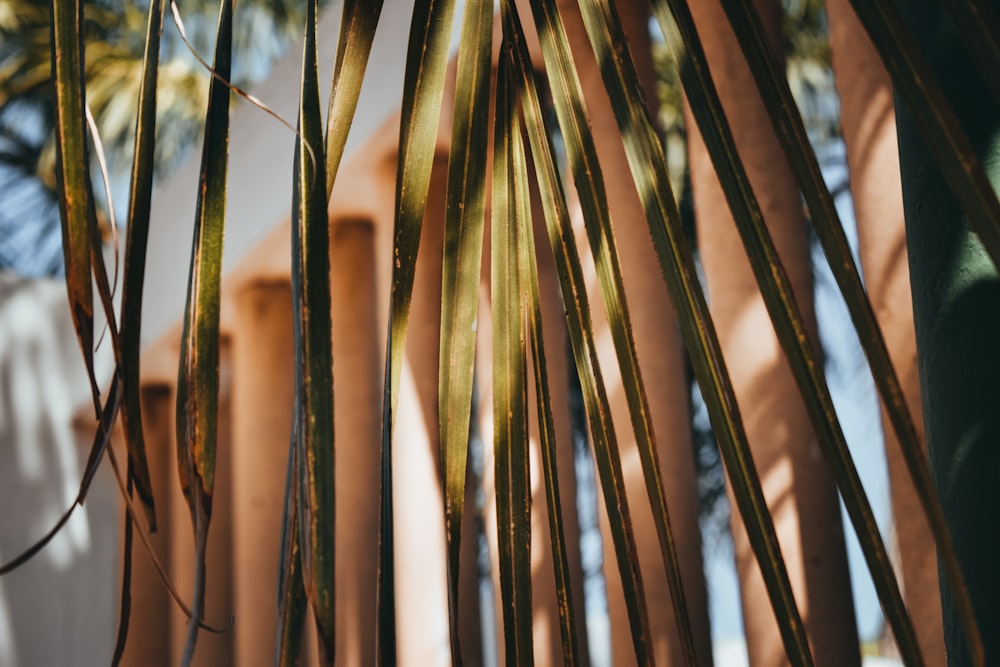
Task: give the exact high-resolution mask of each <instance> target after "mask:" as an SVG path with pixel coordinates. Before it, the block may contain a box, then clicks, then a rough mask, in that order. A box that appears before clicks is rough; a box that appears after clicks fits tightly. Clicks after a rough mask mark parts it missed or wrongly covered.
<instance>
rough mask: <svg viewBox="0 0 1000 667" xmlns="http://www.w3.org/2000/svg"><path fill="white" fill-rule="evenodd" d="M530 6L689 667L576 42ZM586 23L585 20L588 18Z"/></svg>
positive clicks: (686, 625)
mask: <svg viewBox="0 0 1000 667" xmlns="http://www.w3.org/2000/svg"><path fill="white" fill-rule="evenodd" d="M531 6H532V11H533V13H534V15H535V26H536V29H537V30H538V34H539V40H540V42H541V47H542V55H543V58H544V60H545V66H546V72H547V73H548V75H549V78H550V80H552V81H553V82H554V83H553V86H552V98H553V102H554V106H555V110H556V115H557V116H558V118H559V125H560V129H561V131H562V134H563V139H564V142H565V144H566V152H567V157H568V160H569V167H570V170H571V171H572V172H573V178H574V181H575V183H576V188H577V194H578V196H579V200H580V206H581V209H582V212H583V220H584V226H585V228H586V231H587V236H588V238H589V240H590V247H591V250H592V252H593V255H594V263H595V266H596V268H597V275H598V279H599V283H600V288H601V295H602V296H603V297H604V306H605V310H606V311H607V316H608V324H609V325H610V329H611V336H612V340H613V341H614V345H615V353H616V356H617V358H618V364H619V368H620V370H621V378H622V386H623V389H624V391H625V396H626V400H627V402H628V408H629V415H630V416H631V419H632V429H633V431H634V433H635V438H636V445H637V448H638V451H639V458H640V463H641V465H642V472H643V478H644V480H645V482H646V490H647V494H648V497H649V501H650V507H651V509H652V515H653V521H654V524H655V525H656V530H657V537H658V538H659V542H660V550H661V554H662V557H663V566H664V571H665V574H666V579H667V582H668V584H669V586H670V592H671V599H672V600H673V601H674V615H675V619H676V621H677V624H678V629H679V635H680V638H681V649H682V653H683V655H684V659H685V661H686V663H687V664H694V661H695V656H694V642H693V638H692V632H691V627H690V625H691V623H690V619H689V618H688V613H687V605H686V603H685V600H684V586H683V583H682V581H681V572H680V565H679V562H678V559H677V549H676V545H675V544H674V540H673V535H672V532H671V529H670V518H669V514H668V512H667V505H666V498H665V494H664V490H663V480H662V478H661V476H660V465H659V460H658V454H657V448H656V442H655V439H654V435H653V429H652V422H651V421H650V412H649V404H648V401H647V398H646V391H645V388H644V386H643V380H642V375H641V370H640V368H639V361H638V355H637V352H636V349H635V342H634V339H633V336H632V324H631V322H632V320H631V316H630V315H629V306H628V302H627V300H626V298H625V289H624V283H623V278H622V272H621V266H620V262H619V259H618V251H617V249H616V241H615V237H614V234H613V232H612V228H611V216H610V211H609V208H608V200H607V195H606V193H605V188H604V183H603V180H602V176H601V168H600V166H599V164H598V159H597V147H596V144H595V142H594V139H593V137H592V134H591V131H590V127H589V124H588V120H587V118H586V112H585V104H584V100H583V92H582V89H581V86H580V83H579V80H578V78H577V75H576V72H575V70H574V66H573V60H572V55H571V53H570V47H569V41H568V38H567V36H566V32H565V29H564V27H563V23H562V20H561V18H560V17H559V14H558V11H557V8H556V4H555V2H554V0H535V1H534V2H532V3H531ZM584 6H585V5H581V7H584ZM584 17H585V20H586V18H587V12H586V11H584Z"/></svg>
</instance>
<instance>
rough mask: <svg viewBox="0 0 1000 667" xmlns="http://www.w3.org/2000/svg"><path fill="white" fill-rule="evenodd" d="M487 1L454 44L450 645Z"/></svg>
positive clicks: (476, 276)
mask: <svg viewBox="0 0 1000 667" xmlns="http://www.w3.org/2000/svg"><path fill="white" fill-rule="evenodd" d="M492 37H493V3H492V2H487V1H486V0H470V1H468V2H466V4H465V16H464V18H463V23H462V41H461V42H460V44H459V50H458V72H457V77H456V83H455V112H454V121H453V124H452V136H451V154H450V155H449V158H448V190H447V194H446V208H445V222H444V252H443V253H442V263H441V345H440V357H439V358H440V368H439V371H438V387H439V389H438V405H439V408H438V429H439V434H440V435H439V438H440V442H441V452H442V457H443V466H442V467H443V470H444V503H445V505H444V514H445V528H446V534H445V535H446V538H447V540H448V604H449V607H450V613H449V619H450V625H451V650H452V653H453V655H455V656H460V655H461V650H460V647H459V644H458V582H459V571H458V569H459V562H460V558H459V554H460V553H461V538H462V516H463V510H464V507H465V484H466V465H467V462H468V454H469V421H470V417H471V410H472V385H473V366H474V362H475V355H476V316H477V311H478V308H479V280H480V269H481V267H482V257H483V222H484V219H485V208H486V167H487V164H488V160H487V159H485V156H486V154H487V144H488V141H487V139H488V137H489V127H488V123H487V118H488V116H489V113H488V112H489V109H488V107H489V95H490V74H491V55H492Z"/></svg>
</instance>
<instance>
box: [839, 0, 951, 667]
mask: <svg viewBox="0 0 1000 667" xmlns="http://www.w3.org/2000/svg"><path fill="white" fill-rule="evenodd" d="M827 13H828V15H829V18H830V48H831V49H832V51H833V69H834V73H835V74H836V77H837V89H838V91H839V92H840V116H841V128H842V132H843V135H844V142H845V143H846V145H847V163H848V168H849V170H850V182H851V195H852V197H853V199H854V212H855V218H856V220H857V224H858V237H859V240H860V251H861V252H860V254H861V266H862V269H863V271H864V275H865V281H866V287H867V290H868V298H869V299H870V300H871V302H872V307H873V308H874V310H875V315H876V317H877V318H878V321H879V325H880V326H881V327H882V333H883V336H884V337H885V341H886V345H887V346H888V348H889V354H890V356H891V358H892V362H893V365H894V366H895V368H896V373H897V374H898V375H899V380H900V383H901V384H902V387H903V392H904V393H905V395H906V402H907V406H908V407H909V409H910V414H911V415H912V417H913V421H914V422H915V424H916V426H917V429H918V432H919V433H921V434H922V433H923V416H922V409H921V404H920V378H919V376H918V372H917V349H916V347H917V342H916V338H915V335H914V332H913V307H912V300H911V298H910V271H909V266H908V264H907V252H906V230H905V226H904V224H903V195H902V188H901V185H900V176H899V152H898V146H897V142H896V113H895V110H894V108H893V100H892V83H891V82H890V80H889V74H888V72H886V71H885V67H884V66H883V65H882V61H881V59H880V58H879V55H878V52H877V51H876V50H875V47H874V45H873V44H872V43H871V40H870V39H869V37H868V33H866V32H865V30H864V28H863V27H862V26H861V23H860V22H859V21H858V18H857V16H856V15H855V14H854V10H853V9H852V8H851V6H850V3H849V2H847V1H846V0H829V1H828V2H827ZM882 425H883V429H882V430H883V431H884V433H885V449H886V452H885V453H886V459H887V460H888V467H889V480H890V489H891V500H892V509H893V514H894V517H895V527H896V530H895V532H896V542H897V544H898V545H899V549H898V550H899V560H900V565H901V571H902V581H903V592H904V596H905V598H906V602H907V609H908V610H909V612H910V615H911V617H912V618H913V623H914V626H915V628H916V631H917V638H918V639H919V640H920V648H921V651H922V652H923V655H924V659H925V660H926V661H927V662H928V664H943V663H944V636H943V634H942V629H941V598H940V594H939V593H938V578H937V555H936V553H935V550H934V549H933V548H932V545H933V537H932V536H931V533H930V527H929V526H928V524H927V519H926V517H925V516H924V514H923V511H922V510H921V509H920V502H919V500H918V499H917V495H916V492H915V491H914V489H913V484H912V482H911V480H910V474H909V472H908V470H907V468H906V462H905V461H904V459H903V455H902V453H901V451H900V448H899V441H898V440H897V439H896V436H895V433H894V432H893V430H892V426H891V424H890V423H889V421H888V419H887V418H886V417H885V414H884V413H883V419H882Z"/></svg>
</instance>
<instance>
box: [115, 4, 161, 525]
mask: <svg viewBox="0 0 1000 667" xmlns="http://www.w3.org/2000/svg"><path fill="white" fill-rule="evenodd" d="M162 27H163V4H162V1H161V0H153V1H152V2H150V3H149V19H148V22H147V28H146V46H145V52H144V58H143V67H142V83H141V87H140V90H139V100H138V106H139V110H138V115H137V117H136V130H135V150H134V153H133V158H132V174H131V188H130V190H129V202H128V230H127V232H126V238H125V280H124V282H123V285H122V316H121V340H122V349H121V353H122V368H121V372H122V393H123V405H122V427H123V429H122V430H123V431H124V433H125V443H126V445H127V447H128V452H129V461H130V468H131V469H133V471H134V473H135V475H134V482H135V490H136V493H137V495H138V496H139V499H140V500H141V501H142V504H143V506H144V507H145V509H146V516H147V518H148V519H149V529H150V531H155V530H156V508H155V502H154V500H153V487H152V481H151V479H150V474H149V463H148V461H147V457H146V445H145V438H144V436H143V430H142V407H141V401H140V396H141V392H140V388H139V383H140V377H139V370H140V352H141V345H140V343H141V338H140V334H141V328H142V293H143V282H144V280H145V274H146V250H147V245H148V240H149V217H150V208H151V200H152V192H153V168H154V153H155V144H156V138H155V131H156V81H157V74H158V71H159V63H160V35H161V32H162Z"/></svg>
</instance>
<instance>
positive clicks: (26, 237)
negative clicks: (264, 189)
mask: <svg viewBox="0 0 1000 667" xmlns="http://www.w3.org/2000/svg"><path fill="white" fill-rule="evenodd" d="M148 7H149V3H148V1H144V0H139V1H138V2H111V1H110V0H87V2H86V3H85V28H84V29H85V34H86V47H85V48H86V60H85V62H86V71H85V75H86V78H87V101H88V103H89V104H90V107H91V109H92V111H93V113H94V118H95V120H96V122H97V126H98V128H99V130H100V134H101V141H102V143H103V144H104V146H105V150H106V151H107V153H108V162H109V165H110V169H111V171H112V174H111V175H112V178H113V182H115V178H116V177H117V176H119V175H120V174H125V173H127V172H128V169H129V162H130V160H131V150H132V144H133V141H134V136H135V127H134V125H135V114H136V107H135V105H136V100H137V98H138V91H139V82H140V74H141V71H142V53H143V45H144V41H145V28H146V13H147V11H148ZM178 7H179V10H180V13H181V17H182V18H183V20H184V24H185V29H186V31H187V35H188V38H189V40H190V42H191V44H192V46H193V47H194V48H195V49H196V50H197V52H198V53H199V54H200V55H201V56H202V57H206V56H209V57H210V55H209V54H211V52H212V49H213V48H214V39H215V31H214V25H215V18H216V14H217V13H218V2H216V0H185V1H184V2H180V3H179V4H178ZM166 12H167V14H168V16H167V17H166V19H165V22H164V34H163V42H162V51H161V58H162V60H161V65H160V73H159V84H158V91H159V92H158V104H157V125H156V135H157V136H156V149H157V150H156V165H157V169H158V171H159V172H160V173H166V172H168V171H170V169H171V168H173V167H175V166H176V165H177V164H179V162H180V160H181V159H182V158H183V157H184V155H186V150H187V149H188V148H189V147H190V146H191V145H193V143H194V142H195V141H196V140H197V138H198V137H199V136H200V133H201V130H202V127H203V124H204V109H205V107H206V106H207V104H208V81H209V75H208V73H207V72H206V71H205V70H204V68H203V67H202V66H201V65H200V64H199V63H198V61H197V58H196V57H195V56H194V55H193V54H192V53H191V52H190V49H189V48H188V46H187V45H186V44H184V43H183V40H182V39H181V36H180V33H179V32H178V30H177V28H176V26H175V25H174V23H173V21H172V20H171V18H170V17H169V14H170V9H169V7H168V8H167V9H166ZM304 12H305V10H304V5H303V3H300V2H290V1H289V0H243V1H242V2H240V3H239V9H238V11H237V12H236V15H235V17H234V21H235V42H234V45H233V49H234V60H235V63H234V71H233V82H234V83H235V84H236V85H239V86H246V85H249V84H252V83H253V82H255V81H258V80H260V79H261V78H263V76H264V75H265V74H266V73H267V72H268V70H269V69H270V66H271V63H272V62H273V61H274V60H275V59H277V58H278V57H279V56H280V55H282V54H283V53H284V51H285V49H286V48H287V47H288V46H289V45H290V44H291V43H292V42H293V41H294V40H295V39H297V38H298V37H299V32H300V30H301V26H302V24H303V21H304V17H305V13H304ZM49 29H50V28H49V3H46V2H37V0H0V192H2V193H4V197H5V205H4V208H3V210H2V211H0V238H3V239H4V243H2V244H0V268H11V269H14V270H15V271H17V272H19V273H22V274H26V275H53V274H57V273H60V272H61V271H62V255H61V249H60V241H59V231H58V230H59V214H58V207H57V206H56V199H55V176H54V173H55V172H54V166H55V142H54V138H53V135H52V114H51V102H50V99H51V87H52V86H51V74H52V71H51V56H50V52H49ZM9 193H13V194H9ZM97 194H98V198H99V199H100V197H101V194H102V193H100V192H98V193H97ZM125 194H126V193H124V192H120V193H115V196H116V197H121V196H124V195H125ZM121 222H122V221H119V223H121Z"/></svg>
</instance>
